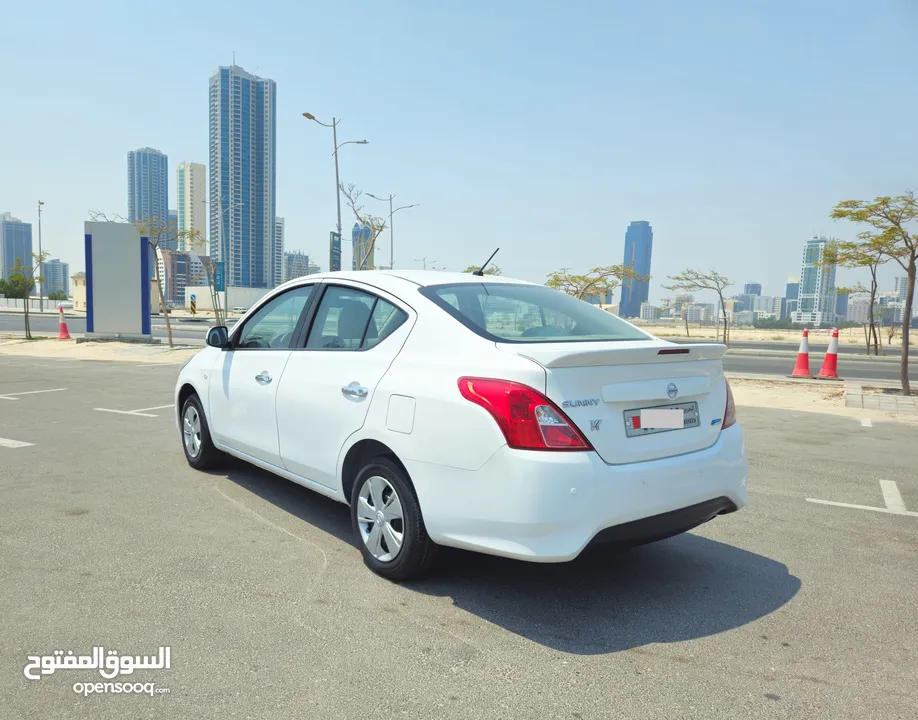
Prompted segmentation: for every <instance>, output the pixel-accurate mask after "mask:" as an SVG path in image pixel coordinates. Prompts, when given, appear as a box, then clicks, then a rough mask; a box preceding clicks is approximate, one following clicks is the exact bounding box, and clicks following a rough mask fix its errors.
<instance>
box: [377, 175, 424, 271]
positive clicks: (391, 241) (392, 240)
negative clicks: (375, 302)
mask: <svg viewBox="0 0 918 720" xmlns="http://www.w3.org/2000/svg"><path fill="white" fill-rule="evenodd" d="M367 195H369V196H370V197H371V198H373V199H374V200H382V201H383V202H386V201H388V202H389V269H390V270H391V269H392V268H393V267H394V260H393V256H394V248H395V230H394V229H393V225H392V222H393V221H392V216H393V215H395V213H397V212H398V211H399V210H407V209H408V208H413V207H417V206H418V205H420V203H415V204H414V205H402V206H401V207H398V208H395V210H393V209H392V201H393V200H394V199H395V195H392V194H391V193H390V195H389V197H387V198H382V197H378V196H376V195H374V194H373V193H367Z"/></svg>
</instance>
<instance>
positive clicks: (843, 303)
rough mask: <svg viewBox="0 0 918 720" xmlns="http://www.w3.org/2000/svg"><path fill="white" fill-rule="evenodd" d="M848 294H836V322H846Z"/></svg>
mask: <svg viewBox="0 0 918 720" xmlns="http://www.w3.org/2000/svg"><path fill="white" fill-rule="evenodd" d="M850 297H851V296H850V295H848V294H844V295H836V296H835V322H837V323H838V322H844V321H845V319H846V318H847V317H848V300H849V298H850Z"/></svg>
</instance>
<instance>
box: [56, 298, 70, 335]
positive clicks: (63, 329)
mask: <svg viewBox="0 0 918 720" xmlns="http://www.w3.org/2000/svg"><path fill="white" fill-rule="evenodd" d="M58 310H60V313H61V318H60V321H59V322H58V333H57V339H58V340H72V339H73V338H71V337H70V331H69V330H67V323H65V322H64V306H63V305H60V306H59V307H58Z"/></svg>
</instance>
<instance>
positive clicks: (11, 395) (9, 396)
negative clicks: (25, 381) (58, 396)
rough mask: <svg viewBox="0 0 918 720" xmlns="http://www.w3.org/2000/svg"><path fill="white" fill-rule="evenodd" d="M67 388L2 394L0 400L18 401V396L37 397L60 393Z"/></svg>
mask: <svg viewBox="0 0 918 720" xmlns="http://www.w3.org/2000/svg"><path fill="white" fill-rule="evenodd" d="M66 389H67V388H52V389H51V390H26V391H25V392H14V393H4V394H2V395H0V400H18V399H19V398H18V397H14V396H18V395H38V394H40V393H49V392H61V391H62V390H66Z"/></svg>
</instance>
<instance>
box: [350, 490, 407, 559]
mask: <svg viewBox="0 0 918 720" xmlns="http://www.w3.org/2000/svg"><path fill="white" fill-rule="evenodd" d="M357 526H358V527H359V528H360V537H361V538H362V539H363V544H364V545H366V547H367V550H369V551H370V554H371V555H372V556H373V557H374V558H376V559H377V560H379V561H380V562H392V561H393V560H395V558H396V557H398V554H399V553H400V552H401V551H402V544H403V543H404V538H405V518H404V515H403V513H402V501H401V499H400V498H399V496H398V493H397V492H396V491H395V488H394V487H392V484H391V483H390V482H389V481H388V480H386V479H385V478H384V477H380V476H379V475H373V476H372V477H369V478H367V479H366V480H365V481H364V483H363V486H362V487H361V488H360V494H359V495H358V496H357Z"/></svg>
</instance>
